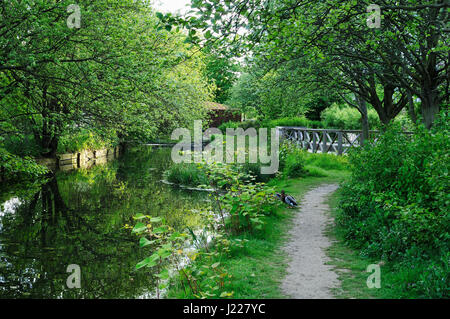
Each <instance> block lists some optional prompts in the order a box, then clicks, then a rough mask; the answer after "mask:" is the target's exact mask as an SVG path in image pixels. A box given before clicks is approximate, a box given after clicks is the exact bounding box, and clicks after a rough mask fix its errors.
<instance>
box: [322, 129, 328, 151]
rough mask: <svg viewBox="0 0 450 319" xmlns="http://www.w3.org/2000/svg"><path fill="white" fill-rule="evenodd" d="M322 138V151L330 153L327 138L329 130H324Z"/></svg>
mask: <svg viewBox="0 0 450 319" xmlns="http://www.w3.org/2000/svg"><path fill="white" fill-rule="evenodd" d="M322 134H323V135H322V138H323V141H322V153H328V150H327V138H328V132H327V131H323V132H322Z"/></svg>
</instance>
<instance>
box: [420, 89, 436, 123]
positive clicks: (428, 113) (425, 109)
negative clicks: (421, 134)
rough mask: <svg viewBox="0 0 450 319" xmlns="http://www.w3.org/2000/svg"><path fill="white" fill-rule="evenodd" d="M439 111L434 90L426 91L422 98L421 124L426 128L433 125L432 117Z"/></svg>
mask: <svg viewBox="0 0 450 319" xmlns="http://www.w3.org/2000/svg"><path fill="white" fill-rule="evenodd" d="M438 113H439V102H438V101H437V99H436V93H435V92H428V93H427V94H425V96H424V98H423V99H422V118H423V124H425V127H426V128H427V129H430V128H431V127H432V126H433V123H434V119H435V117H436V115H437V114H438Z"/></svg>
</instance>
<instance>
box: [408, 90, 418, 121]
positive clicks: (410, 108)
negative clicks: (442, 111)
mask: <svg viewBox="0 0 450 319" xmlns="http://www.w3.org/2000/svg"><path fill="white" fill-rule="evenodd" d="M406 94H407V96H408V113H409V117H410V119H411V121H412V122H413V123H414V124H417V116H416V111H415V109H414V100H413V97H412V93H411V91H410V90H407V91H406Z"/></svg>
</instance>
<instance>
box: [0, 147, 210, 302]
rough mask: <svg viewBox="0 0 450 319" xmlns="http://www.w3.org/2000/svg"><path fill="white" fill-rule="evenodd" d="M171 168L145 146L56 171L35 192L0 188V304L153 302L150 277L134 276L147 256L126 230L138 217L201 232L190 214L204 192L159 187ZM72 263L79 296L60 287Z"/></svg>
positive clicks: (146, 273)
mask: <svg viewBox="0 0 450 319" xmlns="http://www.w3.org/2000/svg"><path fill="white" fill-rule="evenodd" d="M171 163H172V162H171V160H170V149H167V148H155V149H152V147H150V146H143V147H138V148H132V149H129V150H127V151H126V153H125V154H124V155H123V156H122V157H121V158H119V159H118V160H115V161H113V162H110V163H107V164H105V165H101V166H94V167H93V168H91V169H88V170H86V169H80V170H76V171H72V172H57V173H56V174H55V176H54V177H53V178H49V179H48V180H47V181H46V182H45V183H42V184H41V185H39V184H38V185H34V186H32V187H31V186H30V185H27V186H22V187H15V189H14V190H13V191H11V189H10V188H9V189H8V187H7V186H5V185H3V187H2V189H3V190H2V192H1V193H0V203H2V204H1V206H0V297H1V298H147V297H151V296H152V292H153V291H154V278H153V276H152V273H151V270H150V269H148V270H138V271H135V270H134V267H135V265H136V263H137V262H139V261H141V260H142V259H143V258H145V257H147V256H149V254H151V252H149V251H148V250H145V249H142V248H139V245H138V238H137V237H136V236H135V235H134V234H132V233H131V231H130V230H129V229H125V228H124V225H125V224H129V225H133V224H134V223H135V221H134V220H133V218H132V217H133V216H134V215H136V214H137V213H143V214H149V215H153V216H161V217H164V218H165V219H166V220H167V223H169V224H170V225H172V226H173V227H174V228H175V229H179V230H182V229H184V228H185V227H186V226H190V227H194V228H195V227H200V218H199V216H198V215H197V214H195V212H192V211H191V209H195V208H201V207H203V206H206V205H207V202H206V201H205V199H206V194H205V193H203V192H194V191H188V190H182V189H177V188H174V187H172V186H170V185H165V184H164V183H161V179H162V172H163V171H164V170H165V169H167V168H168V167H169V166H170V165H171ZM70 264H77V265H79V266H80V268H81V289H69V288H67V286H66V280H67V278H68V276H69V275H70V273H67V272H66V270H67V266H68V265H70Z"/></svg>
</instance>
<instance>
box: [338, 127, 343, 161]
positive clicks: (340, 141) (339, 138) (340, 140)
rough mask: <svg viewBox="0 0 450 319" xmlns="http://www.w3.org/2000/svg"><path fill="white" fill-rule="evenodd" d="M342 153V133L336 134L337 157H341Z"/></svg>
mask: <svg viewBox="0 0 450 319" xmlns="http://www.w3.org/2000/svg"><path fill="white" fill-rule="evenodd" d="M342 153H344V150H343V147H342V131H339V132H338V155H342Z"/></svg>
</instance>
